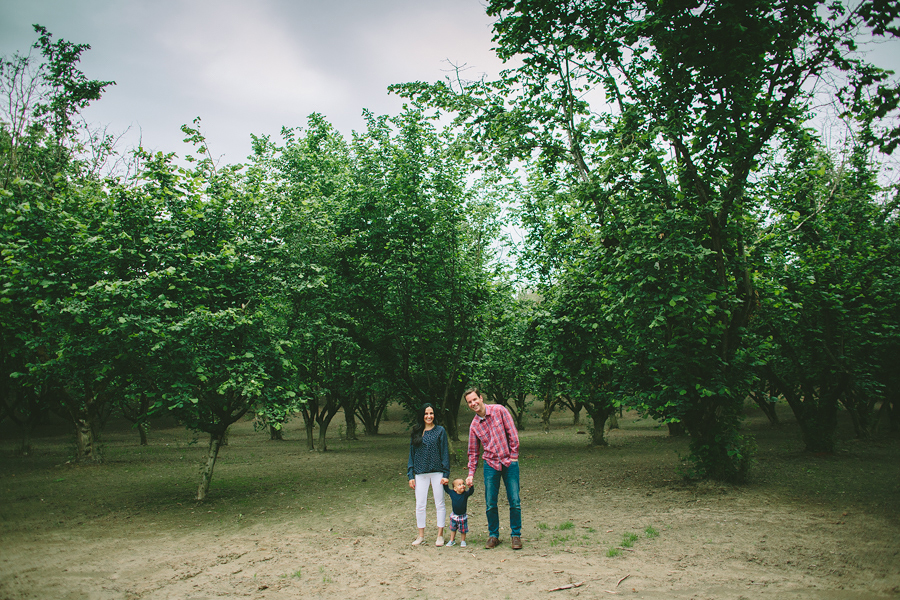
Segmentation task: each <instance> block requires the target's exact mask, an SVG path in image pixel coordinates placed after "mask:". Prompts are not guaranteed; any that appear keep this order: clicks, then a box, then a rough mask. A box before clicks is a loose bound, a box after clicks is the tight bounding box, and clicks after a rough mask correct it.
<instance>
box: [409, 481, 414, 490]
mask: <svg viewBox="0 0 900 600" xmlns="http://www.w3.org/2000/svg"><path fill="white" fill-rule="evenodd" d="M409 487H410V488H411V489H416V480H415V479H410V480H409Z"/></svg>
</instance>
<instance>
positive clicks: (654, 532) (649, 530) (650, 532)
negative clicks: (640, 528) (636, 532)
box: [644, 525, 659, 538]
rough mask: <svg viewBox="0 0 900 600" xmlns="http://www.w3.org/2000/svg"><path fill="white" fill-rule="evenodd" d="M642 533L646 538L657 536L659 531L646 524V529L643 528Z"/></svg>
mask: <svg viewBox="0 0 900 600" xmlns="http://www.w3.org/2000/svg"><path fill="white" fill-rule="evenodd" d="M644 535H646V536H647V537H648V538H655V537H659V532H658V531H657V530H656V529H654V528H653V525H648V526H647V529H645V530H644Z"/></svg>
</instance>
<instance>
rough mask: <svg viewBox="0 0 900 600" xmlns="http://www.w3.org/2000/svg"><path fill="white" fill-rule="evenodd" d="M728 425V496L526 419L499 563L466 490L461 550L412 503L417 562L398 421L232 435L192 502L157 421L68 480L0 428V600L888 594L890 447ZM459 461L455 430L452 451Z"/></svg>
mask: <svg viewBox="0 0 900 600" xmlns="http://www.w3.org/2000/svg"><path fill="white" fill-rule="evenodd" d="M749 414H750V417H749V418H748V421H747V425H746V427H747V430H748V432H749V433H751V434H752V435H754V436H755V437H756V439H757V442H758V445H759V454H758V464H757V466H756V468H755V470H754V472H753V480H752V481H751V482H750V483H749V484H747V485H744V486H730V485H721V484H714V483H708V482H707V483H691V482H686V481H684V480H683V479H682V478H681V477H680V476H679V475H678V472H677V468H678V466H679V465H680V457H681V456H684V455H685V454H686V453H687V440H685V439H683V438H670V437H668V435H667V431H666V429H665V428H664V427H663V428H660V427H658V426H656V424H654V423H653V422H652V421H647V420H641V419H638V418H637V417H636V416H635V415H633V414H628V413H626V414H625V415H624V417H623V418H622V419H621V420H620V424H621V428H620V429H616V430H612V431H611V432H610V433H609V442H610V446H609V447H607V448H596V449H590V448H587V446H586V443H587V437H588V436H587V435H584V432H585V431H586V428H585V426H584V425H582V426H580V427H579V426H575V425H573V423H572V415H571V413H561V414H559V415H556V416H555V417H554V421H553V427H552V430H551V432H550V433H543V432H542V431H541V430H540V427H539V423H538V421H537V420H536V419H532V420H531V421H529V423H528V426H527V428H526V430H524V431H522V432H521V438H522V451H521V477H522V507H523V520H524V528H523V529H524V530H523V542H524V545H525V547H524V549H523V550H520V551H513V550H512V549H511V548H510V546H509V540H508V529H505V528H506V526H507V525H508V518H507V514H506V513H505V510H504V505H503V500H502V496H503V494H502V493H501V509H500V510H501V528H502V530H501V536H502V537H503V538H504V539H503V544H502V545H501V546H500V547H499V548H496V549H494V550H485V549H484V542H485V540H486V534H485V532H486V525H485V517H484V497H483V495H482V494H481V492H482V490H481V488H480V486H479V489H478V490H477V491H476V494H475V495H474V496H473V497H472V498H471V499H470V502H469V509H470V513H469V514H470V518H469V520H470V527H471V531H470V533H469V536H468V542H469V545H468V547H467V548H460V547H452V548H450V547H444V548H437V547H435V546H434V545H433V540H434V537H435V533H436V532H435V529H434V528H433V527H432V526H431V522H432V521H433V518H434V517H433V514H434V513H433V506H431V507H429V529H428V536H429V537H428V541H429V545H426V546H420V547H413V546H411V545H410V542H411V541H412V540H413V538H414V537H415V524H414V515H413V505H414V498H413V493H412V491H411V490H410V489H409V488H408V486H407V482H406V473H405V471H406V452H407V448H408V437H407V434H406V433H405V432H404V429H403V424H402V422H401V421H400V419H399V417H400V413H399V410H398V409H393V410H391V411H390V417H391V420H389V421H388V422H386V423H384V424H383V427H382V434H380V435H378V436H377V437H370V438H366V437H361V438H360V439H359V440H358V441H346V440H343V439H341V437H340V433H341V430H340V427H339V424H340V423H341V422H342V421H341V420H340V419H341V418H342V417H340V416H339V417H338V418H337V419H335V421H334V424H333V426H332V429H331V430H330V435H329V439H330V441H329V446H330V448H329V452H326V453H310V452H308V451H307V450H306V449H305V441H304V439H303V430H302V423H301V422H299V421H298V422H295V423H292V424H291V425H290V426H289V427H288V429H287V431H286V436H285V437H286V438H287V439H286V441H284V442H274V441H270V440H269V439H268V436H267V435H266V434H264V433H258V432H254V431H253V428H252V425H251V424H250V423H240V424H238V425H236V426H235V427H233V429H232V432H231V434H230V438H229V445H228V446H227V447H225V448H224V449H223V450H222V454H221V455H220V458H219V461H218V463H217V466H216V471H215V474H214V478H213V482H212V486H211V489H210V496H209V498H208V499H207V501H205V502H203V503H197V502H195V501H194V500H193V497H194V494H195V493H196V486H197V483H198V471H199V465H200V462H201V460H202V457H203V453H204V450H205V448H204V446H205V444H204V440H202V439H201V440H199V441H197V440H196V436H194V434H192V433H191V432H188V431H186V430H184V429H181V428H179V427H178V426H176V425H174V424H168V425H165V424H157V426H156V427H155V428H154V429H153V430H152V431H151V433H150V445H149V446H146V447H141V446H139V445H138V436H137V433H136V432H135V431H133V430H129V429H128V428H127V427H125V426H121V425H117V424H111V425H110V427H109V428H108V430H107V431H106V432H105V434H104V456H105V459H106V461H105V463H104V464H103V465H100V466H90V467H82V466H75V465H72V464H69V463H68V462H67V461H68V457H69V456H70V455H71V450H72V448H71V446H72V444H71V441H70V438H69V436H68V434H67V432H65V431H64V430H61V429H59V428H56V429H53V428H48V429H47V430H46V431H42V432H40V435H39V436H37V437H36V438H35V439H34V440H33V450H32V451H31V452H30V453H28V454H27V455H25V456H23V455H22V454H21V453H19V452H17V446H18V444H19V440H18V439H17V438H16V437H15V436H14V435H13V434H12V433H11V432H10V431H8V430H7V429H3V430H2V432H0V433H2V435H3V437H2V439H0V600H23V599H60V600H61V599H82V598H87V599H97V600H107V599H108V600H114V599H115V600H122V599H125V600H137V599H141V600H163V599H172V600H174V599H178V600H201V599H208V598H253V599H260V600H270V599H271V600H280V599H283V598H350V599H354V598H432V599H437V598H465V597H471V598H514V599H520V598H523V599H530V598H542V599H547V600H554V599H557V598H560V599H564V598H572V597H580V598H608V597H612V596H619V597H625V598H635V599H636V598H653V599H662V598H666V599H694V598H696V599H707V598H709V599H717V600H718V599H726V600H727V599H735V600H736V599H755V598H778V599H779V600H785V599H786V600H792V599H797V600H801V599H803V600H805V599H859V600H863V599H866V600H868V599H872V598H895V597H898V596H900V538H898V533H900V519H898V508H900V443H898V441H897V440H896V439H888V438H877V439H875V440H872V441H866V442H856V441H853V440H852V439H851V438H852V432H851V431H849V430H848V429H847V426H846V424H844V425H842V429H841V434H840V437H841V439H842V440H843V441H842V442H841V444H840V449H839V451H838V452H837V453H836V454H835V455H829V456H812V455H809V454H807V453H805V452H803V451H802V445H801V444H800V442H799V439H798V434H797V430H796V427H795V426H794V425H793V423H792V418H791V417H790V415H789V414H788V413H784V414H783V420H784V424H783V425H781V426H780V427H779V428H777V429H773V428H771V427H769V426H768V424H767V423H766V422H765V420H764V419H763V418H762V417H761V415H759V414H758V413H757V412H755V411H753V410H751V411H750V413H749ZM467 419H468V415H467V416H466V422H467ZM5 427H7V428H8V425H6V426H5ZM465 431H467V428H465V427H464V428H463V432H465ZM464 448H465V433H463V439H462V440H461V441H460V442H457V443H454V444H453V448H452V452H453V453H454V454H456V455H457V456H458V457H460V458H461V457H462V456H463V454H464ZM463 469H464V465H463V464H462V463H460V464H457V465H455V466H454V467H453V475H452V476H457V475H462V474H463ZM479 483H480V471H479V475H478V476H476V485H478V484H479ZM567 586H568V587H567ZM558 588H564V589H558Z"/></svg>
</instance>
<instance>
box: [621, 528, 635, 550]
mask: <svg viewBox="0 0 900 600" xmlns="http://www.w3.org/2000/svg"><path fill="white" fill-rule="evenodd" d="M637 540H638V535H637V534H636V533H631V532H630V531H626V532H625V533H623V534H622V547H623V548H631V547H632V546H634V543H635V542H636V541H637Z"/></svg>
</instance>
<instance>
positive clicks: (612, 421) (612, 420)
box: [606, 410, 619, 429]
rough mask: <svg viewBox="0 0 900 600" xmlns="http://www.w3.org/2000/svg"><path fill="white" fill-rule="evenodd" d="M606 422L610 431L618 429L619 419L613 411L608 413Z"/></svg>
mask: <svg viewBox="0 0 900 600" xmlns="http://www.w3.org/2000/svg"><path fill="white" fill-rule="evenodd" d="M606 422H607V423H608V424H609V428H610V429H618V428H619V417H618V415H616V411H615V410H613V411H612V412H611V413H610V415H609V418H608V419H607V420H606Z"/></svg>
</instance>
